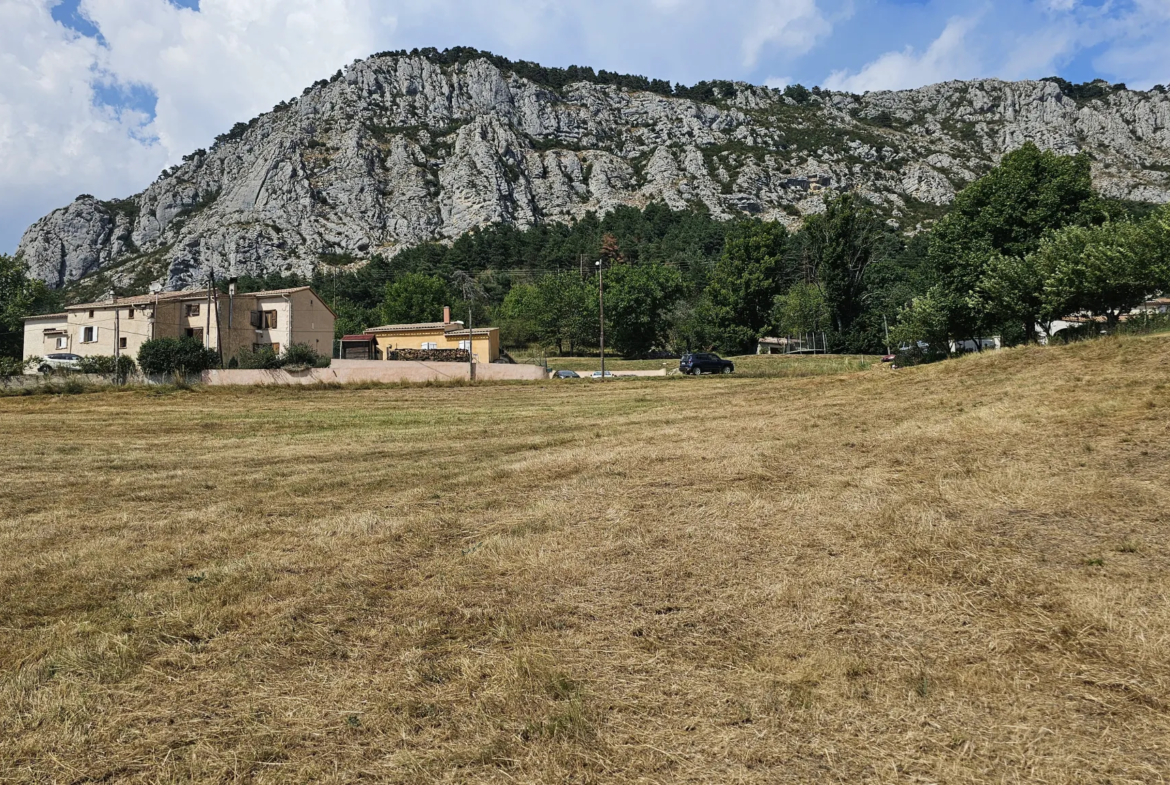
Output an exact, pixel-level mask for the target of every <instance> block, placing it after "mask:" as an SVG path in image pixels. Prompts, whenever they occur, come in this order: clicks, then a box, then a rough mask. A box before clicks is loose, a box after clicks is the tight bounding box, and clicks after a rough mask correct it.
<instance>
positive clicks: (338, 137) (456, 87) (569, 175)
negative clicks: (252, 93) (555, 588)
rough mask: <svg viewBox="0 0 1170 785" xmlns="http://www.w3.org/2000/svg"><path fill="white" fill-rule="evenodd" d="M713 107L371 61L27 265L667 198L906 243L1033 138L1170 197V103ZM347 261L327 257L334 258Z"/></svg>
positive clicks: (86, 270)
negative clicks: (861, 203)
mask: <svg viewBox="0 0 1170 785" xmlns="http://www.w3.org/2000/svg"><path fill="white" fill-rule="evenodd" d="M708 92H709V97H707V98H706V99H705V100H703V101H696V100H690V99H686V98H680V97H673V96H668V95H663V94H661V92H648V91H647V92H641V91H635V90H629V89H624V88H621V87H616V86H613V85H608V84H598V83H595V82H590V81H582V82H575V83H570V84H566V85H563V86H561V87H560V88H559V89H554V88H553V87H550V86H546V85H542V84H539V83H536V82H534V81H531V80H528V79H525V78H521V77H520V76H517V75H516V74H515V73H513V72H512V71H510V70H508V69H507V68H501V67H497V65H493V64H492V61H491V60H489V59H487V58H477V59H472V60H470V61H468V62H459V63H455V64H450V65H443V64H441V63H440V62H436V61H435V59H434V58H431V57H427V56H423V55H405V54H395V55H381V56H375V57H372V58H370V59H368V60H365V61H361V62H357V63H354V64H353V65H352V66H350V67H349V68H348V69H346V70H345V72H344V73H339V74H338V76H335V77H334V79H333V80H331V81H328V82H324V81H323V82H319V83H317V84H316V85H314V86H313V87H311V88H309V89H307V90H306V91H305V93H304V94H303V95H302V96H301V97H299V98H297V99H295V100H293V101H291V102H286V103H282V104H281V105H280V106H278V107H276V108H275V109H274V110H273V111H272V112H269V113H267V114H264V115H262V116H260V117H258V118H256V119H254V120H253V121H251V122H250V123H248V124H246V125H245V124H240V125H237V127H236V128H235V129H233V130H232V131H231V132H229V133H228V134H225V135H224V136H222V137H220V138H219V140H217V143H216V145H215V146H214V147H213V148H212V149H211V150H210V151H203V150H199V151H196V152H195V153H193V154H192V155H190V156H187V158H186V159H185V160H184V162H183V163H182V164H181V165H179V166H177V167H173V168H172V169H171V170H168V171H166V172H164V173H163V174H162V175H160V177H159V179H158V180H157V181H156V182H155V183H154V184H153V185H151V186H150V187H149V188H147V189H146V190H145V191H143V192H142V193H140V194H137V195H135V196H132V197H130V198H128V199H124V200H118V201H113V202H103V201H99V200H97V199H94V198H93V197H89V196H82V197H79V198H78V199H77V200H76V201H75V202H73V204H71V205H69V206H68V207H64V208H61V209H59V210H56V211H54V212H53V213H51V214H50V215H48V216H46V217H45V218H42V219H41V220H40V221H37V222H36V223H35V224H34V225H33V226H32V227H30V228H29V229H28V231H27V232H26V233H25V235H24V237H23V238H22V240H21V243H20V247H19V249H18V253H20V254H22V255H23V256H24V258H25V259H26V260H27V261H28V262H29V263H30V265H31V268H32V270H33V272H34V274H35V275H37V276H38V277H40V278H42V279H43V280H45V281H47V282H49V283H50V284H51V285H53V286H62V285H64V284H66V283H68V282H71V281H75V280H77V279H79V278H82V277H83V276H87V275H90V274H91V273H94V272H95V271H99V270H101V271H104V275H105V277H107V278H108V279H109V280H111V281H113V282H114V283H115V284H116V285H119V286H121V287H123V288H142V289H144V288H146V286H148V285H149V284H151V283H161V284H162V285H163V286H165V287H167V288H178V287H182V286H187V285H190V284H193V283H196V282H197V281H200V280H202V279H203V277H204V276H205V275H206V273H207V271H208V270H214V271H216V273H217V274H219V275H221V276H223V275H234V274H245V273H247V274H263V273H266V272H270V271H276V270H279V271H295V272H299V273H302V274H307V273H309V272H310V271H311V270H312V269H313V267H314V266H315V265H317V264H318V263H319V261H320V260H321V259H322V258H323V257H324V258H333V259H336V258H338V257H339V256H340V258H342V259H347V260H348V259H351V258H352V259H356V260H359V261H360V260H361V259H364V258H369V257H370V256H371V255H373V254H376V253H380V254H383V255H387V256H389V255H393V254H394V253H395V252H396V251H398V250H400V249H402V248H405V247H408V246H411V245H415V244H418V243H422V242H426V241H433V240H440V241H441V240H447V239H451V238H454V237H457V236H459V235H460V234H462V233H464V232H467V231H468V230H471V229H473V228H476V227H480V226H484V225H486V224H490V223H493V222H499V221H502V222H509V223H513V224H516V225H520V226H527V225H531V224H534V223H537V222H540V221H565V220H570V219H572V218H575V217H579V216H582V215H584V214H585V213H586V212H587V211H590V210H594V211H606V210H609V209H612V208H613V207H614V206H616V205H623V204H625V205H635V206H642V205H644V204H646V203H648V202H650V201H653V200H660V201H663V202H665V203H666V204H668V205H670V206H671V207H672V208H675V209H686V208H695V207H702V208H705V209H707V210H710V211H711V213H712V214H714V215H716V216H720V217H728V218H730V217H733V216H736V215H743V214H750V215H758V216H761V217H763V218H765V219H768V220H777V221H783V222H785V223H787V224H789V225H796V224H799V222H800V220H801V216H802V215H807V214H809V213H813V212H817V211H819V210H821V209H823V205H824V198H825V196H826V195H827V194H829V193H832V192H833V191H837V190H843V189H853V190H855V191H857V192H859V193H861V194H863V195H865V196H866V197H867V198H869V199H870V200H872V201H873V202H874V203H876V204H877V205H878V206H879V209H881V210H882V211H883V213H884V214H886V215H887V216H888V217H889V219H890V220H891V221H894V222H897V223H899V224H900V225H902V226H903V227H904V228H906V229H913V228H915V227H916V226H917V225H919V224H920V222H922V221H924V220H929V218H930V217H932V216H935V215H937V214H939V212H940V208H941V207H942V206H945V205H946V204H948V203H949V202H950V201H951V200H952V199H953V198H954V195H955V193H956V191H957V190H958V189H960V188H962V187H963V185H964V184H966V183H967V182H970V181H971V180H972V179H974V178H975V177H977V176H978V175H980V174H981V173H983V172H985V171H986V170H987V169H988V168H989V167H990V166H991V165H993V164H994V163H995V162H996V161H997V160H998V159H999V158H1000V157H1001V156H1002V155H1003V154H1004V153H1005V152H1008V151H1010V150H1012V149H1015V148H1016V147H1018V146H1020V145H1021V144H1023V143H1024V142H1026V141H1029V140H1031V141H1034V142H1035V143H1037V144H1038V145H1040V146H1041V147H1045V148H1049V149H1053V150H1057V151H1060V152H1062V153H1074V152H1077V151H1080V150H1085V151H1088V152H1089V153H1090V154H1091V155H1092V156H1093V160H1094V165H1093V172H1094V178H1095V181H1096V184H1097V186H1098V188H1099V189H1100V190H1101V191H1102V192H1103V193H1104V194H1106V195H1108V196H1115V197H1119V198H1126V199H1134V200H1143V201H1153V202H1166V201H1170V176H1168V172H1170V96H1167V95H1166V94H1165V93H1163V92H1161V91H1157V92H1150V93H1141V92H1132V91H1128V90H1125V89H1104V90H1099V91H1098V92H1099V93H1101V94H1100V95H1097V96H1096V97H1094V98H1092V99H1088V100H1086V99H1084V98H1083V97H1081V96H1077V97H1070V96H1069V95H1068V94H1066V92H1062V87H1061V85H1058V84H1056V83H1054V82H1050V81H1037V82H1032V81H1028V82H1001V81H998V80H982V81H975V82H948V83H944V84H937V85H932V86H929V87H924V88H921V89H917V90H909V91H901V92H877V93H869V94H866V95H865V96H857V95H849V94H844V93H829V92H821V91H816V92H814V93H813V94H811V95H809V96H804V95H799V94H798V95H797V98H798V99H800V102H799V103H798V101H797V100H794V99H793V98H792V97H790V96H786V95H785V94H783V93H781V92H779V91H776V90H772V89H769V88H764V87H755V86H751V85H746V84H741V83H735V84H731V83H720V86H717V87H714V88H712V89H710V90H709V91H708ZM330 255H332V256H330Z"/></svg>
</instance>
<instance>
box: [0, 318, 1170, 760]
mask: <svg viewBox="0 0 1170 785" xmlns="http://www.w3.org/2000/svg"><path fill="white" fill-rule="evenodd" d="M1168 369H1170V343H1168V342H1167V341H1166V340H1165V339H1164V338H1124V339H1106V340H1100V341H1093V342H1089V343H1084V344H1077V345H1074V346H1069V347H1060V348H1048V349H1041V348H1036V347H1029V348H1024V349H1017V350H1010V351H1005V352H1000V353H996V354H988V355H985V356H974V357H968V358H963V359H960V360H955V361H952V362H947V363H940V364H937V365H933V366H926V367H922V368H911V369H904V370H900V371H897V372H877V371H875V372H869V373H857V374H852V375H840V374H837V373H834V374H830V375H823V376H816V377H809V378H794V379H784V378H745V377H740V376H733V377H729V378H724V377H712V378H708V379H703V380H682V381H680V382H678V383H669V382H667V383H664V382H662V381H661V380H645V381H637V380H631V381H628V382H623V383H621V384H612V385H586V384H576V385H574V384H569V385H565V384H558V383H555V382H539V383H533V384H524V385H512V386H502V385H492V386H477V387H470V386H468V387H434V388H424V387H403V388H394V389H389V388H379V389H364V390H363V389H348V388H347V389H336V390H335V389H330V390H313V389H309V390H303V389H284V388H281V389H254V388H219V389H208V390H197V391H183V390H175V391H172V392H170V393H168V394H165V395H157V394H152V393H149V392H146V391H140V390H130V391H125V392H117V393H115V392H110V393H94V394H90V395H84V396H76V397H69V398H65V397H55V396H29V397H20V398H5V399H3V400H0V422H3V423H4V426H5V429H6V432H7V435H8V437H9V438H8V439H7V440H6V441H5V444H4V449H3V450H0V476H2V477H3V478H4V482H3V484H2V485H0V501H2V506H0V598H2V601H0V781H4V782H58V781H66V782H85V781H106V782H144V783H145V782H223V781H237V780H247V781H252V782H257V783H268V782H272V783H276V782H290V781H291V782H327V783H329V782H332V783H341V782H351V781H360V780H370V781H380V782H391V783H395V782H401V783H417V782H438V781H444V782H501V783H503V782H549V783H553V782H556V783H560V782H568V781H574V782H634V781H644V782H668V781H669V782H696V783H697V782H716V781H718V782H742V783H765V782H776V781H843V782H861V781H891V782H893V781H933V782H948V783H984V782H988V781H997V782H1009V781H1023V780H1027V781H1033V782H1111V781H1117V782H1124V781H1133V782H1139V781H1140V782H1149V781H1158V780H1159V778H1160V777H1161V776H1162V775H1163V773H1164V772H1165V771H1167V770H1170V747H1168V746H1167V743H1166V739H1168V738H1170V708H1168V707H1170V648H1168V646H1170V643H1168V642H1170V604H1168V603H1167V602H1166V597H1167V595H1168V594H1170V548H1168V546H1167V540H1166V536H1165V531H1166V526H1167V523H1170V518H1168V513H1167V510H1170V470H1168V469H1167V467H1168V466H1170V442H1167V440H1166V426H1167V420H1168V413H1170V370H1168Z"/></svg>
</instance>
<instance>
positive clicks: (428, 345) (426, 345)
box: [422, 341, 439, 351]
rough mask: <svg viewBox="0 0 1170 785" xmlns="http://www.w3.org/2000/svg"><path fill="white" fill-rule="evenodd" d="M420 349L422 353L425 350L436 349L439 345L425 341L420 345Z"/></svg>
mask: <svg viewBox="0 0 1170 785" xmlns="http://www.w3.org/2000/svg"><path fill="white" fill-rule="evenodd" d="M422 348H423V350H424V351H425V350H427V349H438V348H439V345H438V344H437V343H435V342H434V341H425V342H424V343H423V345H422Z"/></svg>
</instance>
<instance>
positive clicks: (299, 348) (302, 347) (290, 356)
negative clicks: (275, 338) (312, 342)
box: [281, 343, 331, 368]
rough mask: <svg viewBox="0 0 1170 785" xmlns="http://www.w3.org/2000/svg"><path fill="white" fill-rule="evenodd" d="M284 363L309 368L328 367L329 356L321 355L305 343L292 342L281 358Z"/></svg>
mask: <svg viewBox="0 0 1170 785" xmlns="http://www.w3.org/2000/svg"><path fill="white" fill-rule="evenodd" d="M281 360H282V363H283V364H284V365H304V366H308V367H309V368H328V367H329V363H330V362H331V358H329V357H322V356H321V355H319V354H317V352H316V350H315V349H313V347H312V346H309V345H308V344H307V343H294V344H293V345H292V346H290V347H288V349H287V350H286V351H285V353H284V356H283V357H282V358H281Z"/></svg>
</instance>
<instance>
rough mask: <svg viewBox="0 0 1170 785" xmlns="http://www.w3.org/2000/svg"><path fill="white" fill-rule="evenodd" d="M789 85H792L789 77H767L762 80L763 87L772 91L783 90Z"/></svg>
mask: <svg viewBox="0 0 1170 785" xmlns="http://www.w3.org/2000/svg"><path fill="white" fill-rule="evenodd" d="M790 84H792V77H790V76H769V77H768V78H767V79H765V80H764V86H765V87H771V88H772V89H773V90H783V89H784V88H785V87H788V85H790Z"/></svg>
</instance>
